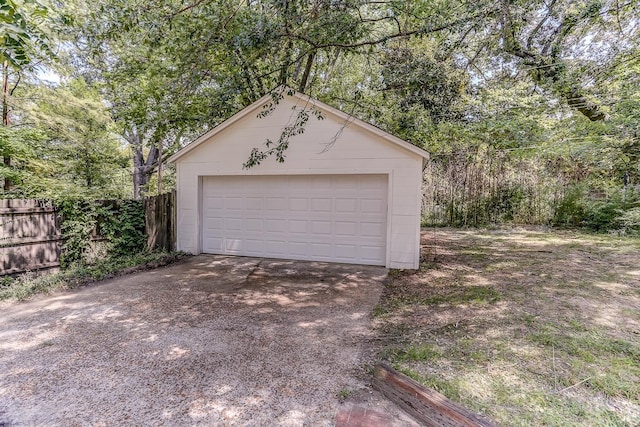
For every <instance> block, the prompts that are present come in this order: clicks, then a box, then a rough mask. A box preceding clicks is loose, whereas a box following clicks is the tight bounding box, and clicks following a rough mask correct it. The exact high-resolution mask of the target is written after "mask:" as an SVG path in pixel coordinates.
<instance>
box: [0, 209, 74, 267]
mask: <svg viewBox="0 0 640 427" xmlns="http://www.w3.org/2000/svg"><path fill="white" fill-rule="evenodd" d="M60 225H61V220H60V216H59V214H58V211H57V209H56V208H55V207H54V206H53V204H52V203H51V202H49V201H46V200H0V257H1V258H0V260H1V264H0V267H1V270H0V276H4V275H9V274H16V273H22V272H24V271H27V270H43V269H52V268H57V267H59V266H60V249H61V244H62V235H61V232H60Z"/></svg>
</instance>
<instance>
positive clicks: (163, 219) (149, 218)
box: [144, 190, 176, 251]
mask: <svg viewBox="0 0 640 427" xmlns="http://www.w3.org/2000/svg"><path fill="white" fill-rule="evenodd" d="M144 217H145V231H146V234H147V248H149V249H151V250H167V251H173V250H175V249H176V191H175V190H173V191H171V192H170V193H164V194H160V195H157V196H151V197H145V199H144Z"/></svg>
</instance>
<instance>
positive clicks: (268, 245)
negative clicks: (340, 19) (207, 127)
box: [169, 93, 428, 269]
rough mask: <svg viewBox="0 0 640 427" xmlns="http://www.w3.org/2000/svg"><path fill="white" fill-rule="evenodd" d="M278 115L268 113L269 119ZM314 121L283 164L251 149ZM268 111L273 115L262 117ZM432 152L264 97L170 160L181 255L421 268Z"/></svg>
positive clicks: (305, 106)
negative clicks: (426, 172)
mask: <svg viewBox="0 0 640 427" xmlns="http://www.w3.org/2000/svg"><path fill="white" fill-rule="evenodd" d="M271 110H272V111H271ZM302 110H304V111H307V112H309V111H316V112H318V113H319V115H320V116H321V119H318V118H317V117H316V115H314V114H310V116H309V119H308V121H307V123H306V124H305V125H304V132H303V133H301V134H298V135H295V136H292V137H291V138H290V141H289V147H288V149H287V150H286V151H285V156H286V159H285V161H284V162H283V163H279V162H277V161H276V159H275V158H273V157H269V158H267V159H265V160H264V161H263V162H262V163H261V164H259V165H257V166H254V167H252V168H249V169H245V168H243V164H244V163H245V162H246V161H247V159H248V158H249V155H250V153H251V150H252V149H253V148H259V149H261V150H263V149H265V145H264V143H265V142H266V140H267V139H270V140H271V141H278V139H279V138H280V135H281V134H282V132H283V130H284V129H285V128H286V127H287V126H292V125H293V124H294V122H295V121H296V117H297V116H298V113H299V112H300V111H302ZM264 111H271V113H270V114H267V115H264V114H260V113H261V112H264ZM427 158H428V153H427V152H425V151H423V150H421V149H419V148H417V147H416V146H414V145H412V144H409V143H407V142H405V141H403V140H401V139H399V138H396V137H394V136H392V135H390V134H388V133H386V132H384V131H382V130H380V129H378V128H376V127H374V126H371V125H369V124H367V123H365V122H363V121H360V120H358V119H355V118H353V117H351V116H349V115H348V114H345V113H343V112H341V111H339V110H337V109H335V108H332V107H329V106H328V105H326V104H323V103H321V102H319V101H317V100H314V99H312V98H309V97H307V96H305V95H302V94H299V93H294V94H293V95H284V98H283V99H282V100H280V101H279V102H278V103H277V104H273V103H272V98H271V97H270V96H269V95H267V96H265V97H263V98H261V99H260V100H258V101H256V102H255V103H254V104H252V105H250V106H249V107H247V108H245V109H244V110H242V111H240V112H239V113H237V114H236V115H235V116H233V117H231V118H230V119H229V120H227V121H225V122H224V123H222V124H221V125H219V126H217V127H216V128H214V129H212V130H211V131H210V132H208V133H206V134H205V135H203V136H201V137H200V138H198V139H196V140H195V141H193V142H192V143H191V144H189V145H187V146H186V147H185V148H183V149H182V150H180V151H179V152H177V153H176V154H175V155H173V156H172V157H171V158H170V159H169V161H170V162H175V164H176V170H177V248H178V250H182V251H186V252H191V253H195V254H198V253H210V254H228V255H245V256H255V257H266V258H284V259H298V260H314V261H329V262H341V263H351V264H370V265H382V266H386V267H388V268H409V269H412V268H418V264H419V258H420V207H421V203H420V202H421V184H422V169H423V162H424V161H425V160H426V159H427Z"/></svg>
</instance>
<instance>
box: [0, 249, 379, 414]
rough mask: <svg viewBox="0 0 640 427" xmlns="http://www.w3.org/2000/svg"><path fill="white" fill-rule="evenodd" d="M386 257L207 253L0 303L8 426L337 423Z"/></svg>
mask: <svg viewBox="0 0 640 427" xmlns="http://www.w3.org/2000/svg"><path fill="white" fill-rule="evenodd" d="M386 274H387V270H386V269H384V268H380V267H365V266H353V265H339V264H324V263H314V262H301V261H278V260H264V259H263V260H261V259H255V258H237V257H222V256H204V255H202V256H197V257H192V258H189V259H187V260H185V261H183V262H181V263H179V264H176V265H173V266H170V267H165V268H160V269H157V270H153V271H148V272H144V273H139V274H135V275H130V276H125V277H121V278H116V279H111V280H108V281H105V282H102V283H99V284H96V285H93V286H90V287H87V288H83V289H80V290H76V291H71V292H66V293H60V294H57V295H53V296H45V297H39V298H37V299H35V300H33V301H30V302H27V303H14V304H4V305H2V306H0V313H1V314H0V425H3V423H4V425H22V424H29V425H31V424H38V425H40V424H46V425H52V424H54V425H89V424H90V425H160V424H164V425H185V424H186V425H193V424H201V425H276V424H277V425H332V424H333V422H334V418H335V414H336V410H337V409H338V407H339V405H340V403H339V401H338V399H337V397H336V396H337V395H338V394H339V393H340V392H341V391H342V393H341V394H343V395H344V394H346V392H347V391H354V390H356V391H357V390H361V391H362V389H363V387H364V380H363V379H362V378H358V373H359V369H358V368H359V366H361V364H362V363H363V362H364V361H366V360H367V358H368V357H369V356H370V349H369V345H368V344H367V342H368V337H369V336H370V334H371V330H370V321H369V314H370V312H371V310H372V308H373V306H374V305H375V304H376V302H377V301H378V298H379V296H380V292H381V282H382V280H383V279H384V278H385V277H386Z"/></svg>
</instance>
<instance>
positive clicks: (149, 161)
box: [124, 128, 159, 200]
mask: <svg viewBox="0 0 640 427" xmlns="http://www.w3.org/2000/svg"><path fill="white" fill-rule="evenodd" d="M124 137H125V139H126V140H127V142H129V144H130V145H131V149H132V150H133V198H134V199H136V200H140V199H141V198H142V191H143V190H145V189H146V188H147V186H148V184H149V178H150V177H151V174H152V173H153V170H154V168H155V166H156V163H157V162H158V153H159V150H158V147H157V146H155V145H154V146H152V147H151V149H150V150H149V154H148V155H147V158H146V160H145V158H144V151H143V149H144V145H143V136H142V135H141V133H140V132H138V130H137V129H135V128H132V129H131V130H129V131H127V132H125V135H124Z"/></svg>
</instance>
